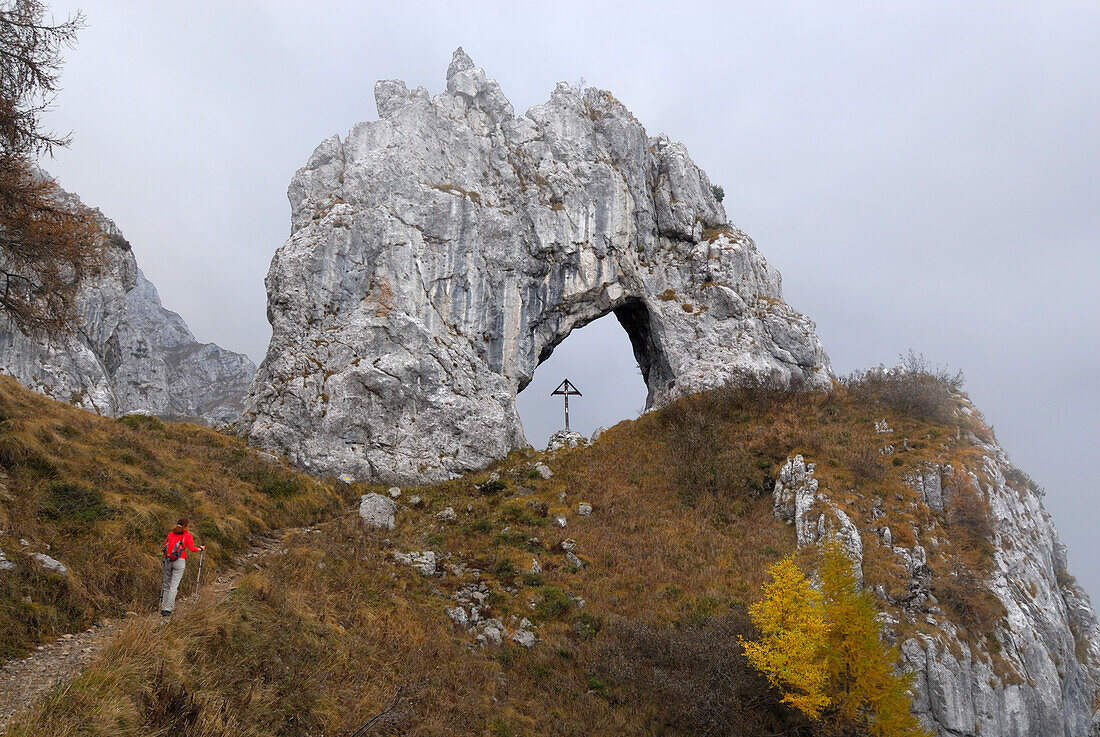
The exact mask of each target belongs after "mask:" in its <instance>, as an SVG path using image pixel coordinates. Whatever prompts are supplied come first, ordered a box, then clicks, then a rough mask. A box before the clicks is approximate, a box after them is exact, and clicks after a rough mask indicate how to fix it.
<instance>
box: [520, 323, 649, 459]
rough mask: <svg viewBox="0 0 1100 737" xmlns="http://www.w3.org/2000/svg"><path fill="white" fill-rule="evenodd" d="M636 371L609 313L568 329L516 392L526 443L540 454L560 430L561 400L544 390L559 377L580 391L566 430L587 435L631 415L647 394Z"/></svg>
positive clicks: (630, 352)
mask: <svg viewBox="0 0 1100 737" xmlns="http://www.w3.org/2000/svg"><path fill="white" fill-rule="evenodd" d="M640 368H641V367H640V366H639V364H638V361H637V359H636V357H635V354H634V350H633V347H632V345H631V340H630V336H629V334H628V333H627V332H626V331H625V330H624V329H623V327H622V325H621V324H620V322H619V320H618V319H617V318H616V316H615V315H614V314H613V313H607V314H605V315H604V316H602V317H599V318H596V319H595V320H592V321H591V322H589V323H587V324H585V325H584V326H583V327H581V328H574V329H573V330H572V331H571V332H570V334H569V335H568V336H567V337H566V338H565V339H564V340H562V341H561V342H559V343H558V344H557V346H555V347H554V350H553V351H552V355H547V357H546V358H545V359H544V360H543V361H542V362H540V363H539V365H538V367H537V368H536V370H535V373H534V376H533V378H532V380H531V381H530V382H529V383H528V384H527V385H526V386H524V388H523V389H521V390H520V391H519V392H518V393H517V394H516V410H517V412H518V413H519V416H520V419H521V421H522V424H523V433H524V437H525V438H526V439H527V442H528V443H530V444H531V445H532V446H533V447H534V448H536V449H538V450H541V449H543V448H545V447H546V443H547V440H548V438H549V436H550V435H551V434H552V433H554V432H556V431H558V430H561V429H562V428H563V426H564V422H563V411H562V400H561V397H554V396H551V395H550V392H551V391H553V390H554V389H555V388H556V387H557V385H558V384H559V383H561V380H562V379H565V378H568V379H569V380H570V381H572V382H573V383H574V384H575V385H576V386H577V387H578V388H579V389H580V390H581V391H582V392H583V393H584V396H583V397H581V398H579V399H575V398H574V399H570V402H569V416H570V427H571V429H572V430H574V431H576V432H579V433H580V434H582V435H584V436H585V437H591V436H592V433H593V432H594V431H595V430H596V429H597V428H600V427H611V426H613V425H615V424H618V423H619V422H621V421H622V420H628V419H633V418H635V417H637V416H638V415H639V414H640V413H641V412H642V411H643V410H644V409H645V406H646V396H647V393H648V387H647V386H646V384H645V380H644V378H643V376H642V373H641V370H640Z"/></svg>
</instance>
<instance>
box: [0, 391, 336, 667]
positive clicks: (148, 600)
mask: <svg viewBox="0 0 1100 737" xmlns="http://www.w3.org/2000/svg"><path fill="white" fill-rule="evenodd" d="M0 467H2V468H3V478H2V479H0V482H2V486H0V530H3V533H4V534H2V535H0V549H2V550H3V551H4V554H5V556H6V557H7V559H8V560H9V561H11V562H13V563H16V565H17V567H16V569H15V570H13V571H2V572H0V662H3V661H4V660H7V659H10V658H12V657H16V656H18V655H20V654H21V653H23V652H24V651H25V650H27V649H28V648H29V647H30V646H33V645H35V644H36V643H38V642H41V641H44V640H46V639H49V638H51V637H53V636H56V635H57V634H60V633H62V632H71V631H75V630H79V629H81V628H84V627H87V626H88V625H89V624H90V623H92V622H93V621H95V620H97V619H99V618H101V617H103V616H118V615H121V614H122V613H124V612H125V611H127V610H137V611H152V610H153V609H155V607H156V599H157V596H158V587H159V576H160V567H159V558H160V550H159V547H160V544H161V542H162V541H163V539H164V536H165V535H166V534H167V531H168V530H169V529H171V527H172V525H173V524H175V520H176V518H178V517H181V516H188V517H190V518H191V519H192V520H193V522H192V525H191V529H192V532H194V533H195V537H196V539H197V540H198V542H199V543H205V544H207V546H208V548H207V554H206V558H205V561H204V568H205V567H206V566H207V565H209V568H207V571H208V572H216V571H217V570H218V569H219V568H224V567H225V566H226V564H227V563H228V561H229V560H230V559H231V558H232V556H233V554H234V553H235V552H238V551H240V550H241V549H242V548H246V547H248V546H249V545H250V540H251V539H252V537H253V536H254V535H255V534H258V533H263V532H265V531H268V530H271V529H274V528H278V527H283V526H287V525H294V524H301V523H303V522H308V521H312V520H315V519H318V518H320V517H322V516H329V515H331V514H332V513H333V512H334V511H335V510H336V509H339V508H340V507H341V506H343V505H344V501H345V500H344V499H342V498H341V494H345V495H346V494H348V493H349V492H348V491H347V490H346V489H343V490H338V489H337V486H336V485H334V484H331V483H329V484H318V483H317V482H316V481H315V480H314V479H312V478H310V477H308V476H305V475H303V474H300V473H297V472H294V471H291V470H288V469H284V468H283V467H282V466H281V465H279V464H277V463H271V462H269V461H267V460H265V459H264V458H262V457H261V456H259V455H257V454H256V453H255V452H253V451H250V450H248V449H247V448H246V447H245V444H244V443H243V441H241V440H238V439H236V438H231V437H228V436H225V435H221V434H219V433H216V432H214V431H212V430H208V429H206V428H202V427H198V426H196V425H189V424H183V423H162V422H161V421H160V420H157V419H155V418H151V417H140V416H130V417H124V418H121V419H119V420H113V419H108V418H103V417H99V416H97V415H94V414H91V413H88V412H84V411H82V410H78V409H75V408H73V407H70V406H69V405H66V404H62V403H59V402H54V401H52V400H49V399H46V398H45V397H42V396H40V395H38V394H35V393H33V392H30V391H27V390H26V389H24V388H23V387H21V386H20V385H19V384H18V383H16V382H15V381H14V380H12V379H10V378H8V377H0ZM341 486H342V485H341ZM21 541H25V542H26V543H27V545H23V544H22V542H21ZM47 546H48V547H47ZM36 552H38V553H45V554H47V555H50V556H52V557H53V558H55V559H57V560H59V561H61V562H62V563H63V564H64V565H65V566H66V567H67V568H68V569H69V571H70V574H71V575H64V576H62V575H58V574H56V573H49V572H47V571H45V570H44V569H43V568H42V567H41V566H39V565H37V564H36V563H35V562H34V561H33V560H32V559H31V558H30V557H29V555H30V554H32V553H36ZM192 563H194V560H193V558H192ZM192 568H194V566H192ZM193 576H194V574H193V573H191V572H190V571H189V572H188V576H187V578H186V579H185V587H186V586H189V585H190V583H191V582H192V581H193V580H194V579H193Z"/></svg>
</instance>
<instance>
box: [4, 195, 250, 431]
mask: <svg viewBox="0 0 1100 737" xmlns="http://www.w3.org/2000/svg"><path fill="white" fill-rule="evenodd" d="M64 197H65V199H66V201H67V202H68V203H69V204H70V205H71V206H72V207H81V208H82V207H84V205H83V204H81V203H80V201H79V199H78V198H77V197H76V196H74V195H71V194H68V193H66V194H65V195H64ZM92 214H93V218H94V221H95V223H96V226H97V227H98V230H99V232H100V235H101V236H102V238H103V240H104V259H103V264H102V265H101V267H100V268H99V269H97V270H96V272H95V273H92V274H91V275H89V276H88V277H86V278H85V279H84V281H83V283H81V284H80V285H79V291H78V294H77V305H78V311H79V314H80V325H79V326H78V328H77V330H76V331H75V333H74V334H73V335H72V336H70V337H67V338H58V339H54V340H44V339H36V338H31V337H29V336H27V335H25V334H23V333H22V332H20V331H19V330H18V329H15V328H14V327H13V326H12V325H11V324H10V323H9V322H7V321H6V320H4V319H3V318H0V371H2V372H4V373H6V374H8V375H10V376H13V377H14V378H16V379H18V380H19V381H20V383H22V384H24V385H25V386H28V387H30V388H32V389H34V390H35V391H39V392H41V393H43V394H45V395H47V396H49V397H52V398H54V399H59V400H62V401H65V402H70V403H71V404H75V405H76V406H78V407H81V408H84V409H90V410H92V411H94V412H98V413H99V414H103V415H108V416H115V415H123V414H128V413H133V412H142V413H146V414H153V415H158V416H161V417H165V418H169V419H188V420H197V421H201V422H205V423H208V424H227V423H230V422H232V421H234V420H235V419H236V418H237V416H238V415H239V414H240V411H241V406H242V400H243V397H244V394H245V392H246V391H247V389H248V385H249V382H250V381H251V379H252V376H253V374H254V373H255V370H256V367H255V364H253V363H252V361H251V360H249V358H248V357H247V356H245V355H242V354H239V353H233V352H231V351H227V350H225V349H224V348H220V347H218V346H216V345H214V344H212V343H199V342H197V341H196V340H195V337H194V336H193V335H192V334H191V331H190V330H189V329H188V327H187V324H186V323H184V321H183V318H181V317H180V316H179V315H177V314H176V313H174V312H171V311H169V310H166V309H164V307H163V306H162V305H161V302H160V297H159V295H158V294H157V290H156V288H155V287H154V286H153V285H152V283H150V282H149V280H148V279H146V278H145V276H144V275H143V274H142V273H141V270H140V269H139V268H138V266H137V261H136V260H135V259H134V254H133V252H132V251H131V249H130V244H129V243H128V242H127V241H126V239H125V238H124V237H123V235H122V233H121V232H120V231H119V229H118V227H117V226H116V225H115V223H114V222H112V221H111V220H110V219H108V218H107V217H106V216H104V215H103V213H101V212H99V210H93V211H92Z"/></svg>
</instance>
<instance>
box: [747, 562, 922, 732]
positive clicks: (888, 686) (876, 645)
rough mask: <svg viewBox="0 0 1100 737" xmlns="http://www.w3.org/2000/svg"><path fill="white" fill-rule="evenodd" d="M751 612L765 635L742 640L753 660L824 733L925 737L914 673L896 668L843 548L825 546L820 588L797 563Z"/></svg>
mask: <svg viewBox="0 0 1100 737" xmlns="http://www.w3.org/2000/svg"><path fill="white" fill-rule="evenodd" d="M768 572H769V573H770V575H771V577H772V582H771V583H769V584H766V585H765V586H764V592H763V593H764V596H763V598H762V599H761V600H760V601H759V602H757V603H756V604H754V605H752V606H751V607H750V608H749V615H750V617H751V618H752V621H753V624H754V625H756V628H757V630H759V632H760V639H759V640H758V641H757V642H743V643H742V645H743V647H744V648H745V656H746V658H747V659H748V661H749V662H750V663H751V664H752V665H753V667H755V668H756V669H757V670H759V671H760V672H761V673H763V674H764V675H765V676H766V677H767V679H768V681H769V682H770V683H771V684H772V685H774V686H776V687H778V688H779V689H780V691H781V692H782V693H783V701H784V702H785V703H788V704H790V705H791V706H793V707H795V708H796V709H798V710H799V711H801V712H802V713H804V714H805V715H806V716H808V717H809V718H811V719H813V720H815V721H817V722H818V723H819V724H820V725H821V728H822V734H825V735H852V734H861V735H863V734H868V735H872V736H873V737H926V736H927V732H925V731H924V730H923V729H922V728H921V726H920V723H919V722H918V721H917V719H916V717H914V716H913V714H912V711H911V709H910V696H909V687H910V685H911V682H912V676H911V675H908V674H906V675H902V674H900V673H899V672H898V670H897V663H898V651H897V648H894V647H887V646H886V644H885V643H884V642H883V641H882V627H881V625H880V624H879V622H878V620H877V619H876V616H877V614H878V612H877V609H876V607H875V603H874V600H873V599H872V598H871V596H870V595H869V594H868V593H866V592H865V591H863V590H862V589H861V588H860V585H859V581H858V580H857V577H856V574H855V572H854V571H853V567H852V561H851V560H850V559H849V558H848V557H847V556H846V555H845V554H844V551H843V550H841V548H840V546H838V545H836V544H829V545H826V546H825V547H824V549H823V550H822V553H821V557H820V561H819V565H818V578H819V579H820V583H819V588H815V587H814V586H812V585H811V584H810V582H809V581H808V580H807V579H806V576H805V575H804V574H803V573H802V571H800V570H799V569H798V567H797V566H796V565H795V564H794V561H793V560H792V559H791V558H786V559H784V560H782V561H780V562H779V563H776V564H775V565H774V566H772V567H771V568H770V569H769V571H768Z"/></svg>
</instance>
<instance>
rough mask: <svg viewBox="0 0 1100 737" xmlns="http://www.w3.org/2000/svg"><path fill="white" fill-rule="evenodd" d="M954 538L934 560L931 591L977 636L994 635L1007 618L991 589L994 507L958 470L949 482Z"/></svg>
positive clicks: (949, 525) (949, 512) (950, 537)
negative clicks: (991, 633) (1002, 619)
mask: <svg viewBox="0 0 1100 737" xmlns="http://www.w3.org/2000/svg"><path fill="white" fill-rule="evenodd" d="M944 488H945V491H946V492H947V500H948V504H949V506H948V509H947V514H946V519H945V522H946V523H947V528H948V532H949V535H948V536H947V544H946V545H945V546H944V549H943V551H942V554H941V555H939V556H937V558H936V559H935V560H934V561H933V562H932V572H933V574H934V575H933V577H932V591H933V593H934V594H935V595H936V598H937V599H939V600H940V602H941V603H942V604H943V605H944V606H946V607H947V608H948V609H949V610H951V612H952V613H953V614H954V615H955V618H956V620H957V621H958V622H959V624H961V625H962V626H963V628H964V629H965V630H966V631H967V634H969V635H970V636H971V637H972V638H979V637H983V636H984V635H985V634H986V633H988V632H992V631H993V630H994V629H995V628H996V626H997V623H998V622H999V621H1000V620H1001V618H1003V617H1004V616H1005V615H1006V610H1005V608H1004V604H1003V603H1002V602H1001V600H1000V599H998V598H997V596H995V595H994V594H993V592H992V591H990V590H989V572H990V570H991V569H992V567H993V533H994V528H993V517H992V514H991V512H990V509H989V503H988V502H987V501H986V500H985V498H984V497H983V496H982V495H981V493H980V492H979V491H978V489H976V488H975V487H974V485H973V482H972V480H971V479H970V478H969V476H966V475H964V474H962V473H960V472H955V473H954V474H951V475H950V476H948V477H947V478H946V479H945V481H944Z"/></svg>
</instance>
